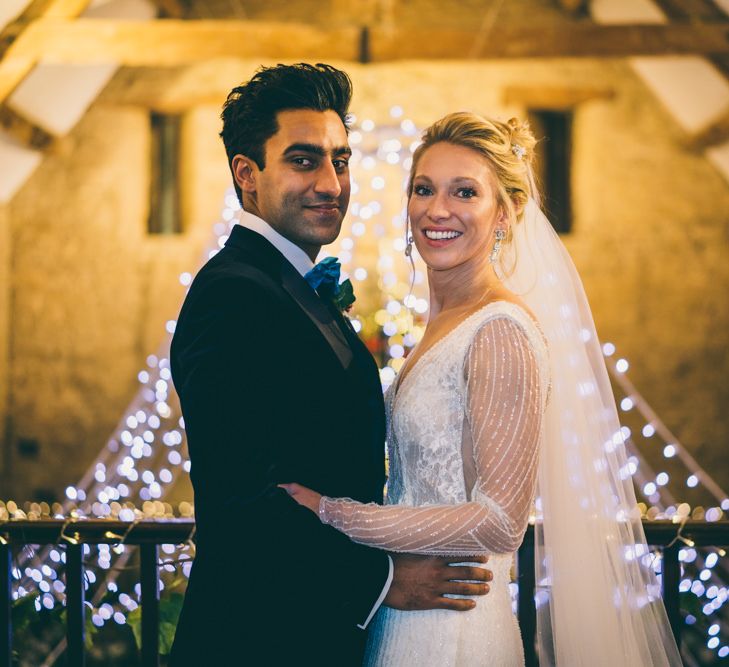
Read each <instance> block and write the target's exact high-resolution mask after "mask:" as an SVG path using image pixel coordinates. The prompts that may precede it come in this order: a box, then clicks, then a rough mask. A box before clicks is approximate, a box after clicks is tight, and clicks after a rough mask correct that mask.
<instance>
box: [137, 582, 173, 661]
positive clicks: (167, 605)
mask: <svg viewBox="0 0 729 667" xmlns="http://www.w3.org/2000/svg"><path fill="white" fill-rule="evenodd" d="M183 581H186V579H183V578H180V579H176V580H175V581H173V582H172V584H170V586H169V587H168V589H167V592H166V594H165V595H163V596H162V597H161V599H160V601H159V652H160V653H161V654H162V655H167V654H168V653H169V652H170V651H171V650H172V642H173V640H174V638H175V629H176V628H177V621H178V620H179V618H180V612H181V611H182V603H183V601H184V599H185V595H184V593H179V592H177V591H175V590H174V589H175V588H177V587H178V586H179V585H180V583H182V582H183ZM127 625H128V626H129V627H130V628H131V629H132V632H133V633H134V639H135V640H136V642H137V647H138V648H139V649H140V650H141V648H142V608H141V607H137V608H136V609H134V610H133V611H131V612H129V614H127Z"/></svg>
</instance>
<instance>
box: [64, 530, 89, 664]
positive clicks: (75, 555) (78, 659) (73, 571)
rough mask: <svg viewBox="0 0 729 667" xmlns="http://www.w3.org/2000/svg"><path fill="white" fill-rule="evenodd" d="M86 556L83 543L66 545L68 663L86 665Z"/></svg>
mask: <svg viewBox="0 0 729 667" xmlns="http://www.w3.org/2000/svg"><path fill="white" fill-rule="evenodd" d="M85 597H86V592H85V590H84V558H83V545H82V544H69V545H68V546H67V547H66V641H67V648H66V664H67V665H74V667H84V665H85V664H86V658H85V656H84V635H85V632H86V616H85V615H86V609H85V604H84V599H85Z"/></svg>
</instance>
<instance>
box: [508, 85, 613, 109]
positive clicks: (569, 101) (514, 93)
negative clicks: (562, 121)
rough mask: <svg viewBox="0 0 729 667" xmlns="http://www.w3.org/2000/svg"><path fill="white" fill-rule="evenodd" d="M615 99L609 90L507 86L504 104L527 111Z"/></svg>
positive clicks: (567, 107)
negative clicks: (521, 107)
mask: <svg viewBox="0 0 729 667" xmlns="http://www.w3.org/2000/svg"><path fill="white" fill-rule="evenodd" d="M613 97H615V91H613V90H612V89H611V88H598V87H589V88H588V87H574V88H573V87H565V86H507V87H506V88H505V89H504V95H503V100H504V104H507V105H516V106H523V107H526V108H528V109H571V108H572V107H575V106H577V105H578V104H583V103H584V102H589V101H591V100H609V99H612V98H613Z"/></svg>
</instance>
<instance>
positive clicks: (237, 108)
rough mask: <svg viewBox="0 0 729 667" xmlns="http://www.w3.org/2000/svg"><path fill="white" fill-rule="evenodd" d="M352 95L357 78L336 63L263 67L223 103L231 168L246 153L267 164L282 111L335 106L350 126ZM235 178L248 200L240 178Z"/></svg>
mask: <svg viewBox="0 0 729 667" xmlns="http://www.w3.org/2000/svg"><path fill="white" fill-rule="evenodd" d="M351 99H352V81H351V80H350V78H349V76H348V75H347V73H346V72H343V71H342V70H338V69H336V68H335V67H332V66H331V65H325V64H322V63H317V64H316V65H310V64H308V63H297V64H295V65H276V66H275V67H261V68H259V69H258V70H256V73H255V74H254V75H253V78H251V80H250V81H247V82H246V83H244V84H242V85H240V86H236V87H235V88H233V90H231V91H230V93H229V94H228V99H226V101H225V104H224V105H223V112H222V114H221V115H220V117H221V118H222V120H223V129H222V131H221V132H220V136H221V137H222V139H223V143H224V144H225V152H226V153H227V154H228V166H230V167H231V168H232V165H231V163H232V160H233V157H234V156H235V155H245V156H246V157H249V158H250V159H251V160H253V161H255V163H256V164H257V165H258V168H259V169H261V170H263V169H265V167H266V156H265V150H264V147H265V144H266V141H268V140H269V139H270V138H271V137H272V136H273V135H274V134H276V132H278V129H279V128H278V122H277V120H276V114H278V112H279V111H291V110H295V109H313V110H314V111H329V110H331V111H335V112H336V113H337V115H338V116H339V117H340V118H341V119H342V123H343V124H344V127H345V129H348V126H347V120H348V118H347V114H348V110H349V103H350V101H351ZM233 183H234V184H235V191H236V194H237V195H238V199H239V200H240V201H241V203H243V200H242V195H241V191H240V188H239V187H238V184H237V183H235V179H233Z"/></svg>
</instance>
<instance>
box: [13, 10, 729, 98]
mask: <svg viewBox="0 0 729 667" xmlns="http://www.w3.org/2000/svg"><path fill="white" fill-rule="evenodd" d="M58 2H61V0H58ZM65 2H67V3H70V2H71V0H65ZM80 4H81V3H80V2H78V3H77V7H78V6H80ZM360 37H361V31H360V30H359V29H358V28H355V27H342V28H329V29H321V28H316V27H313V26H310V25H304V24H294V23H283V22H282V23H276V22H258V21H214V20H213V21H207V20H202V21H179V20H173V19H169V20H157V21H141V22H140V21H121V20H107V19H77V20H67V19H66V20H64V19H46V18H43V19H39V20H37V21H35V22H33V23H31V24H30V25H29V26H28V27H27V29H25V30H24V31H23V32H22V34H20V35H19V36H18V38H17V39H16V40H15V41H14V42H13V43H12V44H11V45H10V47H9V48H8V50H7V52H6V54H5V57H4V58H3V59H2V61H0V102H2V101H3V100H4V99H5V98H6V97H7V96H8V95H9V94H10V92H12V90H13V89H14V88H15V86H16V85H17V84H18V82H19V81H20V80H21V79H22V77H23V76H25V74H27V72H28V71H30V69H31V68H32V67H33V65H34V64H35V63H36V62H39V61H41V60H42V61H43V62H45V63H55V64H69V65H71V64H94V63H96V64H98V63H104V62H112V63H115V64H118V65H126V66H131V67H142V66H150V67H169V66H175V65H184V64H189V63H192V62H196V61H201V60H209V59H213V58H222V57H232V58H254V59H257V60H258V59H261V60H267V59H278V60H293V59H302V60H344V61H352V62H356V61H357V60H359V59H360V57H361V52H360V51H361V49H360V42H361V40H360ZM477 39H478V34H477V32H476V31H475V30H474V31H466V30H449V29H442V30H438V29H425V28H410V27H395V28H388V29H383V28H380V27H377V26H372V27H370V28H369V31H368V41H367V46H368V56H369V59H370V61H371V62H386V61H397V60H405V59H446V60H447V59H471V58H473V55H474V54H473V44H474V43H476V40H477ZM689 53H690V54H704V55H709V54H711V55H713V56H721V55H727V54H729V26H727V25H706V24H701V25H693V24H682V25H666V26H663V25H660V26H658V25H627V26H600V25H595V24H588V23H574V24H567V25H564V26H559V27H553V28H545V27H520V28H509V27H508V26H505V27H504V28H503V29H501V30H499V31H497V32H494V34H493V35H492V36H491V37H490V39H489V40H487V41H486V42H485V43H484V44H483V46H482V47H481V48H480V49H478V52H477V53H476V54H475V55H476V57H477V58H481V59H500V58H580V57H603V58H614V57H625V56H639V55H653V56H655V55H675V54H689Z"/></svg>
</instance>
